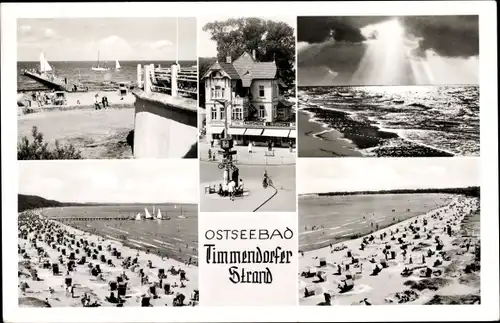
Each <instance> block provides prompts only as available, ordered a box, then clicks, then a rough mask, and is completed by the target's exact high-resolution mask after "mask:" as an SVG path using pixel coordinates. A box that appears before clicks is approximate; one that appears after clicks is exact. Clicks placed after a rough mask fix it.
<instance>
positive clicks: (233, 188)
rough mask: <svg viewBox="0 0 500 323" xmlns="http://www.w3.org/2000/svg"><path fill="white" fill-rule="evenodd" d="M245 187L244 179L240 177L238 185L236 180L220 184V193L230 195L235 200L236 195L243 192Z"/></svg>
mask: <svg viewBox="0 0 500 323" xmlns="http://www.w3.org/2000/svg"><path fill="white" fill-rule="evenodd" d="M243 188H244V186H243V179H241V178H240V180H239V182H238V185H236V182H235V181H234V180H231V181H229V182H228V183H226V182H224V183H222V184H219V189H218V193H219V195H221V196H228V197H229V199H230V200H231V201H234V197H235V196H236V195H241V194H243Z"/></svg>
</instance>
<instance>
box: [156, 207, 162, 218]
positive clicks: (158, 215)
mask: <svg viewBox="0 0 500 323" xmlns="http://www.w3.org/2000/svg"><path fill="white" fill-rule="evenodd" d="M156 218H157V219H158V220H161V219H163V217H162V216H161V211H160V209H158V214H157V215H156Z"/></svg>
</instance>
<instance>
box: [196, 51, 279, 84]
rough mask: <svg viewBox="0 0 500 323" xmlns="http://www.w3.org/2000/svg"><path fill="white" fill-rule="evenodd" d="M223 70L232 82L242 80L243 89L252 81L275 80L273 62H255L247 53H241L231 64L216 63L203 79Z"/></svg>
mask: <svg viewBox="0 0 500 323" xmlns="http://www.w3.org/2000/svg"><path fill="white" fill-rule="evenodd" d="M214 70H223V71H224V72H226V73H227V74H228V75H229V77H230V78H231V79H233V80H240V79H241V80H242V85H243V86H244V87H250V85H251V84H252V81H253V80H256V79H259V80H272V79H275V78H276V72H277V68H276V63H275V62H257V61H256V60H254V59H253V57H252V55H250V54H249V53H246V52H245V53H243V54H242V55H241V56H240V57H238V58H237V59H236V60H235V61H234V62H233V63H232V64H229V63H220V62H216V63H215V64H213V65H212V66H211V67H210V69H209V70H208V71H207V73H205V75H204V76H203V78H205V77H207V76H208V75H210V72H211V71H214Z"/></svg>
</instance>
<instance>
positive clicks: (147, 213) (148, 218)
mask: <svg viewBox="0 0 500 323" xmlns="http://www.w3.org/2000/svg"><path fill="white" fill-rule="evenodd" d="M144 213H145V214H146V215H145V216H144V218H145V219H146V220H151V219H152V218H153V216H152V215H151V213H149V211H148V209H147V208H144Z"/></svg>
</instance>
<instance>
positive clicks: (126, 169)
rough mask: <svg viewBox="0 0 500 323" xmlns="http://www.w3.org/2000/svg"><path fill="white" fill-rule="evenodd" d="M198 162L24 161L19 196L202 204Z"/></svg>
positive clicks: (75, 200) (69, 200)
mask: <svg viewBox="0 0 500 323" xmlns="http://www.w3.org/2000/svg"><path fill="white" fill-rule="evenodd" d="M198 168H199V166H198V162H197V161H196V160H193V161H191V160H186V159H178V160H177V159H164V160H148V161H137V160H135V161H119V162H117V161H94V160H82V161H77V162H75V161H58V162H52V161H33V162H31V161H24V162H22V163H19V193H20V194H28V195H38V196H41V197H43V198H46V199H53V200H57V201H60V202H101V203H162V202H165V203H168V202H172V203H198V202H197V201H198V195H199V191H198V182H199V180H198Z"/></svg>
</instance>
